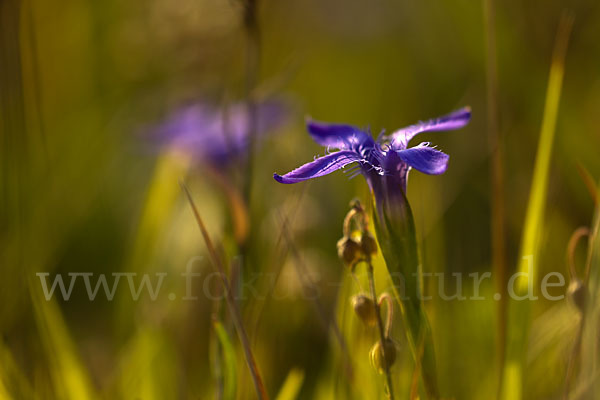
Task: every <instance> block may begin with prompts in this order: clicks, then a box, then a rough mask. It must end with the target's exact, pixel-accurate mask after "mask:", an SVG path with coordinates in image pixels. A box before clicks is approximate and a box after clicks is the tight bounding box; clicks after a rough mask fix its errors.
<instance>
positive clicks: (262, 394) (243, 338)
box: [180, 182, 269, 400]
mask: <svg viewBox="0 0 600 400" xmlns="http://www.w3.org/2000/svg"><path fill="white" fill-rule="evenodd" d="M180 185H181V188H182V189H183V191H184V192H185V195H186V197H187V199H188V202H189V203H190V206H191V207H192V211H193V212H194V217H195V218H196V222H197V223H198V227H199V228H200V232H201V233H202V237H203V238H204V242H205V243H206V248H207V249H208V253H209V255H210V259H211V264H212V266H213V268H214V269H215V272H217V275H218V276H219V277H220V278H221V284H222V285H223V290H224V292H225V299H226V301H227V306H228V307H229V313H230V314H231V320H232V322H233V325H234V326H235V330H236V332H237V334H238V338H239V339H240V342H241V344H242V348H243V349H244V356H245V358H246V363H247V364H248V369H249V370H250V375H251V376H252V381H253V383H254V387H255V389H256V394H257V396H258V398H259V400H268V399H269V396H268V395H267V391H266V389H265V385H264V384H263V380H262V378H261V376H260V372H259V371H258V366H257V364H256V361H255V359H254V355H253V354H252V349H251V348H250V342H249V340H248V336H247V334H246V330H245V328H244V324H243V323H242V318H241V316H240V313H239V310H238V308H237V305H236V302H235V298H234V297H233V292H232V291H231V286H230V284H229V280H228V278H227V275H226V274H225V267H224V266H223V261H222V260H221V258H220V257H219V254H218V253H217V250H216V248H215V246H214V245H213V242H212V240H211V239H210V235H209V234H208V231H207V229H206V226H205V225H204V221H203V220H202V217H200V213H199V212H198V208H197V207H196V204H195V203H194V199H193V198H192V195H191V194H190V191H189V190H188V188H187V186H186V185H185V184H184V183H183V182H180Z"/></svg>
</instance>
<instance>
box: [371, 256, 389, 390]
mask: <svg viewBox="0 0 600 400" xmlns="http://www.w3.org/2000/svg"><path fill="white" fill-rule="evenodd" d="M367 272H368V273H369V287H370V289H371V297H372V298H373V307H375V315H376V316H377V326H378V327H379V340H380V344H381V352H382V353H383V359H384V360H387V359H388V358H387V357H386V354H385V341H386V339H387V337H386V334H385V330H384V328H383V322H382V321H381V313H380V307H379V302H378V301H377V293H376V292H375V278H374V276H373V265H372V264H371V262H370V261H369V262H368V264H367ZM383 364H384V371H385V378H386V381H387V391H388V398H389V399H390V400H394V389H393V386H392V375H391V374H390V366H389V365H388V364H387V362H384V363H383Z"/></svg>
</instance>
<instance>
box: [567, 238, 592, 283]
mask: <svg viewBox="0 0 600 400" xmlns="http://www.w3.org/2000/svg"><path fill="white" fill-rule="evenodd" d="M589 236H590V229H589V228H588V227H587V226H580V227H579V228H577V229H576V230H575V232H573V234H572V235H571V238H570V239H569V244H568V245H567V265H568V266H569V274H570V277H571V280H573V279H579V274H578V273H577V268H576V267H575V249H576V248H577V244H578V243H579V241H580V240H581V239H582V238H584V237H589ZM588 275H589V270H588V269H587V268H586V270H585V273H584V275H583V276H582V277H581V280H582V281H584V282H586V281H587V278H588Z"/></svg>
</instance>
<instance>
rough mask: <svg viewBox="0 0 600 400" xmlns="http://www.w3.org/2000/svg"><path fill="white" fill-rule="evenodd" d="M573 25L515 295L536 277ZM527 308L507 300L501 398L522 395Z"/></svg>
mask: <svg viewBox="0 0 600 400" xmlns="http://www.w3.org/2000/svg"><path fill="white" fill-rule="evenodd" d="M572 25H573V18H572V17H569V16H564V17H563V18H562V20H561V23H560V26H559V30H558V34H557V39H556V44H555V48H554V56H553V59H552V65H551V67H550V77H549V80H548V88H547V92H546V103H545V107H544V117H543V121H542V128H541V132H540V139H539V143H538V150H537V155H536V160H535V167H534V172H533V181H532V184H531V192H530V195H529V203H528V205H527V214H526V217H525V225H524V229H523V237H522V241H521V250H520V257H519V266H518V272H519V273H520V275H519V276H518V279H517V280H516V285H515V294H516V295H517V296H522V295H523V294H525V293H527V291H528V289H529V286H530V285H531V283H532V282H535V281H536V279H537V277H538V261H539V248H540V242H541V237H542V233H543V230H544V212H545V209H546V197H547V191H548V178H549V172H550V159H551V155H552V147H553V143H554V135H555V131H556V120H557V116H558V105H559V102H560V96H561V89H562V82H563V75H564V61H565V54H566V49H567V43H568V39H569V34H570V31H571V27H572ZM529 309H530V304H529V301H528V300H524V301H518V300H515V299H511V300H510V302H509V310H508V314H509V315H508V332H507V349H506V362H505V365H504V369H503V376H502V381H501V386H500V398H501V399H506V400H519V399H521V398H522V397H523V364H524V362H525V353H526V344H527V337H528V330H529V311H530V310H529Z"/></svg>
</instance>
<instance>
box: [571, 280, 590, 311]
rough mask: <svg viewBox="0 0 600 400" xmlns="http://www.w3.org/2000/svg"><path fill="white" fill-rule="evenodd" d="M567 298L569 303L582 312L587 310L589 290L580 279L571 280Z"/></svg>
mask: <svg viewBox="0 0 600 400" xmlns="http://www.w3.org/2000/svg"><path fill="white" fill-rule="evenodd" d="M567 297H568V299H569V301H570V302H571V303H572V304H573V305H574V306H575V307H577V309H578V310H579V311H580V312H583V311H584V309H585V301H586V297H587V288H586V287H585V285H584V284H583V282H581V281H580V280H579V279H577V278H574V279H572V280H571V283H570V284H569V287H568V288H567Z"/></svg>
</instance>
